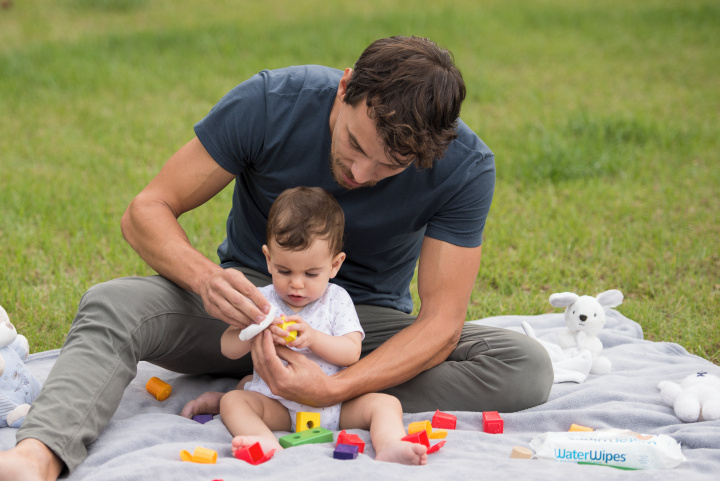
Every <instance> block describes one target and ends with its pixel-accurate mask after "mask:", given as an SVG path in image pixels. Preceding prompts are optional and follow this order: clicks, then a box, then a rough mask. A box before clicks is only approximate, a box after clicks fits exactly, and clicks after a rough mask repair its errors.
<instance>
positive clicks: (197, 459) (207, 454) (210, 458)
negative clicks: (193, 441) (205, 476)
mask: <svg viewBox="0 0 720 481" xmlns="http://www.w3.org/2000/svg"><path fill="white" fill-rule="evenodd" d="M180 459H182V460H183V461H187V462H191V463H201V464H215V463H216V462H217V451H213V450H212V449H208V448H203V447H200V446H198V447H196V448H195V451H193V453H192V454H190V453H189V452H188V451H185V450H184V449H183V450H182V451H180Z"/></svg>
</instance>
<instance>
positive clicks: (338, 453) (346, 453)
mask: <svg viewBox="0 0 720 481" xmlns="http://www.w3.org/2000/svg"><path fill="white" fill-rule="evenodd" d="M359 452H360V448H359V447H358V446H357V445H355V444H338V445H337V446H335V452H333V458H335V459H355V458H357V457H358V453H359Z"/></svg>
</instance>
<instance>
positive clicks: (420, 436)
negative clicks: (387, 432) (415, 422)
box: [402, 431, 430, 448]
mask: <svg viewBox="0 0 720 481" xmlns="http://www.w3.org/2000/svg"><path fill="white" fill-rule="evenodd" d="M402 440H403V441H407V442H409V443H417V444H422V445H424V446H425V447H428V448H429V447H430V438H428V435H427V431H418V432H416V433H412V434H408V435H407V436H405V437H404V438H402Z"/></svg>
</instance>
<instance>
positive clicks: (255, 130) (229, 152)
mask: <svg viewBox="0 0 720 481" xmlns="http://www.w3.org/2000/svg"><path fill="white" fill-rule="evenodd" d="M265 77H266V76H265V75H264V74H263V72H260V73H258V74H256V75H254V76H252V77H250V78H249V79H248V80H246V81H245V82H243V83H241V84H240V85H238V86H237V87H235V88H234V89H232V90H231V91H230V92H228V93H227V94H226V95H225V96H224V97H223V98H222V99H220V101H219V102H218V103H217V104H216V105H215V106H214V107H213V108H212V109H211V110H210V112H209V113H208V114H207V116H205V118H203V119H202V120H200V121H199V122H198V123H197V124H195V135H197V137H198V139H199V140H200V142H201V143H202V144H203V147H205V150H207V151H208V153H209V154H210V156H211V157H212V158H213V159H215V162H217V163H218V164H219V165H220V166H221V167H222V168H224V169H225V170H227V171H228V172H230V173H233V174H235V175H238V174H239V173H240V172H241V171H242V170H243V169H244V168H245V167H246V166H247V165H249V164H252V163H253V162H255V161H256V160H257V159H258V158H259V155H260V154H261V153H262V149H263V144H264V141H265V127H266V117H267V109H266V90H267V89H266V82H265Z"/></svg>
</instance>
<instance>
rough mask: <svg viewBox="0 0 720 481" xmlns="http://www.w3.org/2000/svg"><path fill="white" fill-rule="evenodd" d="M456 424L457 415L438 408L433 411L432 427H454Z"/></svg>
mask: <svg viewBox="0 0 720 481" xmlns="http://www.w3.org/2000/svg"><path fill="white" fill-rule="evenodd" d="M456 425H457V416H453V415H452V414H448V413H444V412H442V411H440V410H439V409H438V410H437V411H435V414H434V415H433V418H432V427H433V428H435V429H455V426H456Z"/></svg>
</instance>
